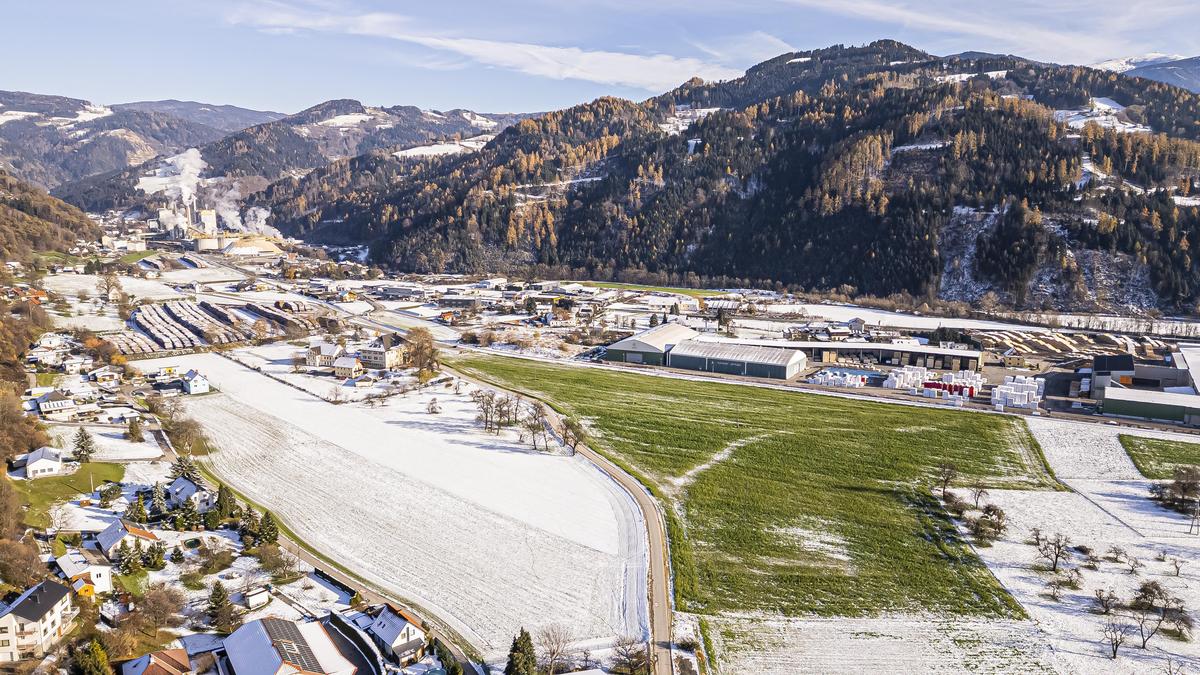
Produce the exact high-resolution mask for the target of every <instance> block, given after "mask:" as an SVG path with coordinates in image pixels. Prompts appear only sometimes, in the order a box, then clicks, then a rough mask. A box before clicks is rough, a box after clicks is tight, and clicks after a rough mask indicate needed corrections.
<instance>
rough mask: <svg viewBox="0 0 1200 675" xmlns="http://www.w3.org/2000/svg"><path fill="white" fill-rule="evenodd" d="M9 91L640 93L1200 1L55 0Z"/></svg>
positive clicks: (1126, 29)
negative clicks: (775, 61)
mask: <svg viewBox="0 0 1200 675" xmlns="http://www.w3.org/2000/svg"><path fill="white" fill-rule="evenodd" d="M5 4H6V6H5V7H4V10H3V17H4V21H3V22H2V25H0V44H3V46H4V48H3V51H4V53H5V54H6V58H5V65H4V68H3V70H0V89H8V90H21V91H32V92H37V93H45V94H60V95H64V96H72V97H76V98H84V99H88V100H91V101H94V102H97V103H121V102H126V101H136V100H153V99H167V98H177V99H184V100H199V101H204V102H208V103H228V104H233V105H239V106H244V107H250V108H256V109H263V110H276V111H279V112H286V113H291V112H297V111H299V110H302V109H304V108H306V107H308V106H311V105H314V104H316V103H319V102H321V101H325V100H328V99H331V98H353V99H358V100H360V101H363V102H364V103H366V104H367V105H417V106H420V107H422V108H433V109H439V110H445V109H450V108H470V109H473V110H477V111H480V112H528V111H540V110H551V109H555V108H561V107H565V106H568V105H572V104H574V103H578V102H581V101H587V100H591V99H594V98H596V97H598V96H604V95H615V96H623V97H626V98H630V99H634V100H641V99H645V98H648V97H650V96H652V95H655V94H658V93H661V92H663V91H665V90H668V89H671V88H673V87H675V86H677V85H678V84H680V83H682V82H683V81H685V80H687V79H688V78H690V77H693V76H698V77H702V78H704V79H706V80H721V79H730V78H734V77H737V76H738V75H740V74H741V73H742V72H743V71H744V70H745V69H746V68H747V67H749V66H752V65H754V64H755V63H758V62H761V61H763V60H766V59H768V58H771V57H773V56H777V55H779V54H782V53H785V52H790V51H799V50H805V49H815V48H819V47H826V46H829V45H832V44H846V45H851V44H865V43H867V42H870V41H872V40H876V39H880V38H890V39H895V40H900V41H902V42H906V43H908V44H911V45H913V46H915V47H918V48H920V49H924V50H925V51H928V52H930V53H933V54H952V53H957V52H961V51H968V50H972V51H989V52H999V53H1011V54H1019V55H1021V56H1025V57H1029V58H1034V59H1038V60H1045V61H1053V62H1058V63H1078V64H1088V63H1095V62H1097V61H1101V60H1105V59H1109V58H1116V57H1124V56H1132V55H1138V54H1144V53H1147V52H1166V53H1171V54H1180V55H1184V56H1196V55H1200V30H1197V29H1196V26H1198V25H1200V1H1198V0H1120V1H1118V0H1088V1H1086V2H1084V1H1079V0H1001V1H998V2H997V1H981V0H907V1H904V2H893V1H885V0H736V1H730V2H718V1H716V0H504V1H503V2H495V1H490V2H480V1H477V0H469V1H456V0H447V1H443V2H429V1H418V0H409V1H408V2H397V1H392V2H386V1H384V0H247V1H240V2H235V1H233V0H106V1H104V2H97V1H96V0H39V1H37V2H10V3H5Z"/></svg>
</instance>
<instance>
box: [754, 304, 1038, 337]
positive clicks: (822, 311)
mask: <svg viewBox="0 0 1200 675" xmlns="http://www.w3.org/2000/svg"><path fill="white" fill-rule="evenodd" d="M762 308H763V309H764V310H765V311H766V312H767V313H768V314H794V313H805V314H807V315H808V316H809V317H811V318H812V319H814V320H815V319H828V320H830V321H849V320H850V319H854V318H862V319H865V320H866V321H867V322H868V323H872V324H876V325H879V326H893V327H896V328H910V329H915V330H933V329H935V328H939V327H946V328H966V329H975V330H1009V329H1018V330H1033V331H1045V330H1049V329H1046V328H1038V327H1035V326H1024V325H1020V324H1014V323H1004V322H1001V321H985V320H980V319H956V318H951V317H942V316H927V315H916V314H902V313H900V312H889V311H887V310H883V309H871V308H869V307H859V306H857V305H825V304H811V303H797V304H775V305H763V307H762Z"/></svg>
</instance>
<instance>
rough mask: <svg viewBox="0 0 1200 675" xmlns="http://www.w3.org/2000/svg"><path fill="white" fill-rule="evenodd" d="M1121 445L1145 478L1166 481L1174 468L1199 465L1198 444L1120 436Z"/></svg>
mask: <svg viewBox="0 0 1200 675" xmlns="http://www.w3.org/2000/svg"><path fill="white" fill-rule="evenodd" d="M1120 439H1121V445H1122V446H1124V447H1125V452H1127V453H1129V458H1130V459H1132V460H1133V463H1134V465H1135V466H1137V469H1138V471H1140V472H1142V475H1143V476H1145V477H1146V478H1152V479H1167V478H1171V476H1172V475H1173V474H1174V471H1175V467H1177V466H1184V465H1191V466H1197V465H1200V443H1188V442H1186V441H1168V440H1163V439H1161V438H1146V437H1144V436H1130V435H1128V434H1121V435H1120Z"/></svg>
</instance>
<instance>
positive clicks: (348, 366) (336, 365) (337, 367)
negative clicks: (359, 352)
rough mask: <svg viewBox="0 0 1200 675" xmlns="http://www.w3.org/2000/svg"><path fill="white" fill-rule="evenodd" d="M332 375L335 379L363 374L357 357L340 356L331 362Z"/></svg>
mask: <svg viewBox="0 0 1200 675" xmlns="http://www.w3.org/2000/svg"><path fill="white" fill-rule="evenodd" d="M333 374H334V375H335V376H337V377H341V378H348V377H358V376H359V375H362V374H363V367H362V362H361V361H359V360H358V357H357V356H340V357H338V359H337V360H336V361H334V362H333Z"/></svg>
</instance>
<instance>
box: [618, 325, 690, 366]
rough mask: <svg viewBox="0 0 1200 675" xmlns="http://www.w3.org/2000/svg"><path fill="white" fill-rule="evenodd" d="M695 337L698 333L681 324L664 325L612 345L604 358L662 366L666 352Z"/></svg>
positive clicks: (665, 361) (665, 362)
mask: <svg viewBox="0 0 1200 675" xmlns="http://www.w3.org/2000/svg"><path fill="white" fill-rule="evenodd" d="M697 335H699V333H697V332H696V331H694V330H692V329H691V328H688V327H687V326H684V325H683V324H678V323H664V324H662V325H659V326H655V327H654V328H651V329H650V330H647V331H643V332H641V333H638V334H637V335H632V336H630V337H627V338H625V339H624V340H620V341H618V342H614V343H612V344H611V345H609V347H608V351H607V352H605V355H604V358H605V359H607V360H609V361H620V362H622V363H643V364H646V365H650V366H664V365H666V364H667V352H669V351H671V348H672V347H674V346H675V345H677V344H679V343H681V342H686V341H687V340H691V339H692V338H694V337H696V336H697Z"/></svg>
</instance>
